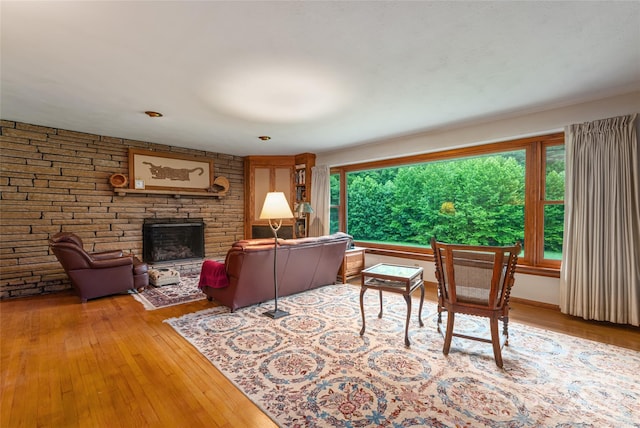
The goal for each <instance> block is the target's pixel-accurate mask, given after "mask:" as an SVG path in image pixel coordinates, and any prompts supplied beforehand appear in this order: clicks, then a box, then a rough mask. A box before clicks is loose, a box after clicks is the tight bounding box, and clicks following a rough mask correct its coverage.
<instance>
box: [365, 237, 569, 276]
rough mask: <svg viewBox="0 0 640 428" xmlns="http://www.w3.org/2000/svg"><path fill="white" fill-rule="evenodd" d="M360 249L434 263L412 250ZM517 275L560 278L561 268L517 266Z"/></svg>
mask: <svg viewBox="0 0 640 428" xmlns="http://www.w3.org/2000/svg"><path fill="white" fill-rule="evenodd" d="M356 245H357V246H358V247H361V248H364V249H365V253H367V254H376V255H379V256H387V257H398V258H401V259H411V260H425V261H429V262H433V254H430V253H427V250H426V249H425V251H424V252H421V251H414V250H412V249H388V248H378V247H368V246H367V245H366V243H365V242H357V243H356ZM516 273H524V274H527V275H537V276H547V277H551V278H560V268H553V267H541V266H529V265H521V264H519V265H517V266H516Z"/></svg>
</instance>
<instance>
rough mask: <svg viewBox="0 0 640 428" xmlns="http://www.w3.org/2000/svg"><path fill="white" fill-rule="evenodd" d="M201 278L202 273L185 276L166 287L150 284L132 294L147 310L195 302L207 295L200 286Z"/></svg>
mask: <svg viewBox="0 0 640 428" xmlns="http://www.w3.org/2000/svg"><path fill="white" fill-rule="evenodd" d="M199 280H200V275H191V276H183V277H182V278H180V282H179V283H178V284H174V285H165V286H164V287H153V286H151V285H150V286H149V287H147V288H145V289H144V291H142V292H140V293H133V294H132V296H133V298H134V299H136V300H137V301H138V302H140V303H142V305H143V306H144V308H145V309H147V310H154V309H160V308H166V307H167V306H174V305H180V304H182V303H188V302H195V301H197V300H202V299H205V298H206V297H207V296H206V295H205V294H204V293H203V292H202V291H200V289H199V288H198V281H199Z"/></svg>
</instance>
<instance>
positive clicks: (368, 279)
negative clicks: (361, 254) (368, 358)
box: [360, 263, 424, 346]
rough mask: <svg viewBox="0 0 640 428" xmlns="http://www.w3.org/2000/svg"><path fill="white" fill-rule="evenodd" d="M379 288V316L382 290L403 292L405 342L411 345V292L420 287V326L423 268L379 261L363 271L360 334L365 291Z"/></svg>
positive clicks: (363, 325) (420, 321)
mask: <svg viewBox="0 0 640 428" xmlns="http://www.w3.org/2000/svg"><path fill="white" fill-rule="evenodd" d="M369 288H371V289H374V290H378V291H379V293H380V313H379V314H378V318H382V292H383V291H389V292H391V293H398V294H402V297H404V300H405V302H407V321H406V324H405V328H404V344H405V346H411V342H409V320H410V319H411V293H413V292H414V291H415V290H416V289H417V288H420V308H419V309H418V321H419V323H420V327H423V326H424V323H423V322H422V305H423V303H424V281H423V279H422V268H421V267H417V266H402V265H393V264H388V263H378V264H377V265H375V266H372V267H370V268H367V269H365V270H363V271H362V286H361V288H360V312H361V313H362V330H360V336H362V335H364V330H365V317H364V303H363V297H364V292H365V291H367V289H369Z"/></svg>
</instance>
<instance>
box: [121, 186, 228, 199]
mask: <svg viewBox="0 0 640 428" xmlns="http://www.w3.org/2000/svg"><path fill="white" fill-rule="evenodd" d="M113 193H115V194H116V195H118V196H127V195H173V197H174V198H176V199H180V197H181V196H190V197H197V198H222V197H224V196H226V193H227V192H207V191H189V190H147V189H125V188H122V189H113Z"/></svg>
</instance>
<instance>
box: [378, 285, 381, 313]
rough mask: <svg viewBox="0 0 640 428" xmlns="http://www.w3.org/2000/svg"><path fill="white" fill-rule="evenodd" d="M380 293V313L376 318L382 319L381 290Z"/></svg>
mask: <svg viewBox="0 0 640 428" xmlns="http://www.w3.org/2000/svg"><path fill="white" fill-rule="evenodd" d="M379 291H380V313H379V314H378V318H382V290H379Z"/></svg>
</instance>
